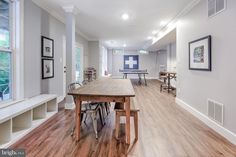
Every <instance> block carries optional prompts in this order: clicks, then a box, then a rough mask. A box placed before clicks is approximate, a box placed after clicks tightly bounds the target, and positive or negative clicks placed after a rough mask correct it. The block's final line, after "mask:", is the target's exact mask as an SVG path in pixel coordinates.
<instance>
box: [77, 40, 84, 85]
mask: <svg viewBox="0 0 236 157" xmlns="http://www.w3.org/2000/svg"><path fill="white" fill-rule="evenodd" d="M83 60H84V50H83V46H82V45H81V44H76V48H75V80H76V82H79V83H82V82H83V80H84V72H83V69H84V66H83Z"/></svg>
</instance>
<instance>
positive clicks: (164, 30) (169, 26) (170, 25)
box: [147, 0, 201, 49]
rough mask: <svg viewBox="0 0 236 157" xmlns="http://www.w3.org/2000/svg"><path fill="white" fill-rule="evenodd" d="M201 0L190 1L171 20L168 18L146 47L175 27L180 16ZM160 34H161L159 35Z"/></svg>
mask: <svg viewBox="0 0 236 157" xmlns="http://www.w3.org/2000/svg"><path fill="white" fill-rule="evenodd" d="M200 1H201V0H193V1H191V2H190V3H189V4H188V5H187V6H186V7H185V8H184V9H182V10H181V11H180V12H179V13H178V14H177V15H176V16H175V17H174V18H173V19H172V20H170V21H169V22H168V23H167V24H166V25H165V26H164V27H162V28H161V29H160V31H159V32H158V33H157V36H156V37H155V38H154V39H153V40H152V44H150V45H149V47H148V48H147V49H149V48H150V47H151V46H153V45H154V44H155V43H157V42H158V41H159V40H160V39H162V38H163V37H164V36H166V35H167V34H168V33H169V32H171V31H173V30H174V29H176V26H177V22H178V21H179V20H180V18H181V17H183V16H185V15H186V14H188V13H189V12H190V11H191V10H192V9H193V8H194V7H195V6H196V5H197V4H198V3H199V2H200ZM160 34H161V35H160Z"/></svg>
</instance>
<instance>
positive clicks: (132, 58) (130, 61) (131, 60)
mask: <svg viewBox="0 0 236 157" xmlns="http://www.w3.org/2000/svg"><path fill="white" fill-rule="evenodd" d="M124 69H139V56H138V55H124Z"/></svg>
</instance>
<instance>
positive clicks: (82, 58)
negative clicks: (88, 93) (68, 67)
mask: <svg viewBox="0 0 236 157" xmlns="http://www.w3.org/2000/svg"><path fill="white" fill-rule="evenodd" d="M77 48H79V49H80V50H81V52H80V62H81V66H80V67H81V71H80V72H81V79H82V80H80V81H81V82H82V81H83V80H84V47H83V44H81V43H78V42H76V45H75V49H77ZM75 53H76V50H75ZM75 56H76V54H75ZM75 59H76V57H75ZM74 66H76V62H75V65H74Z"/></svg>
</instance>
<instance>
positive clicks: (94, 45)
mask: <svg viewBox="0 0 236 157" xmlns="http://www.w3.org/2000/svg"><path fill="white" fill-rule="evenodd" d="M88 49H89V55H88V63H89V64H88V65H89V67H94V68H95V69H96V70H97V74H99V68H100V66H99V59H100V47H99V41H89V42H88Z"/></svg>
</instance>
